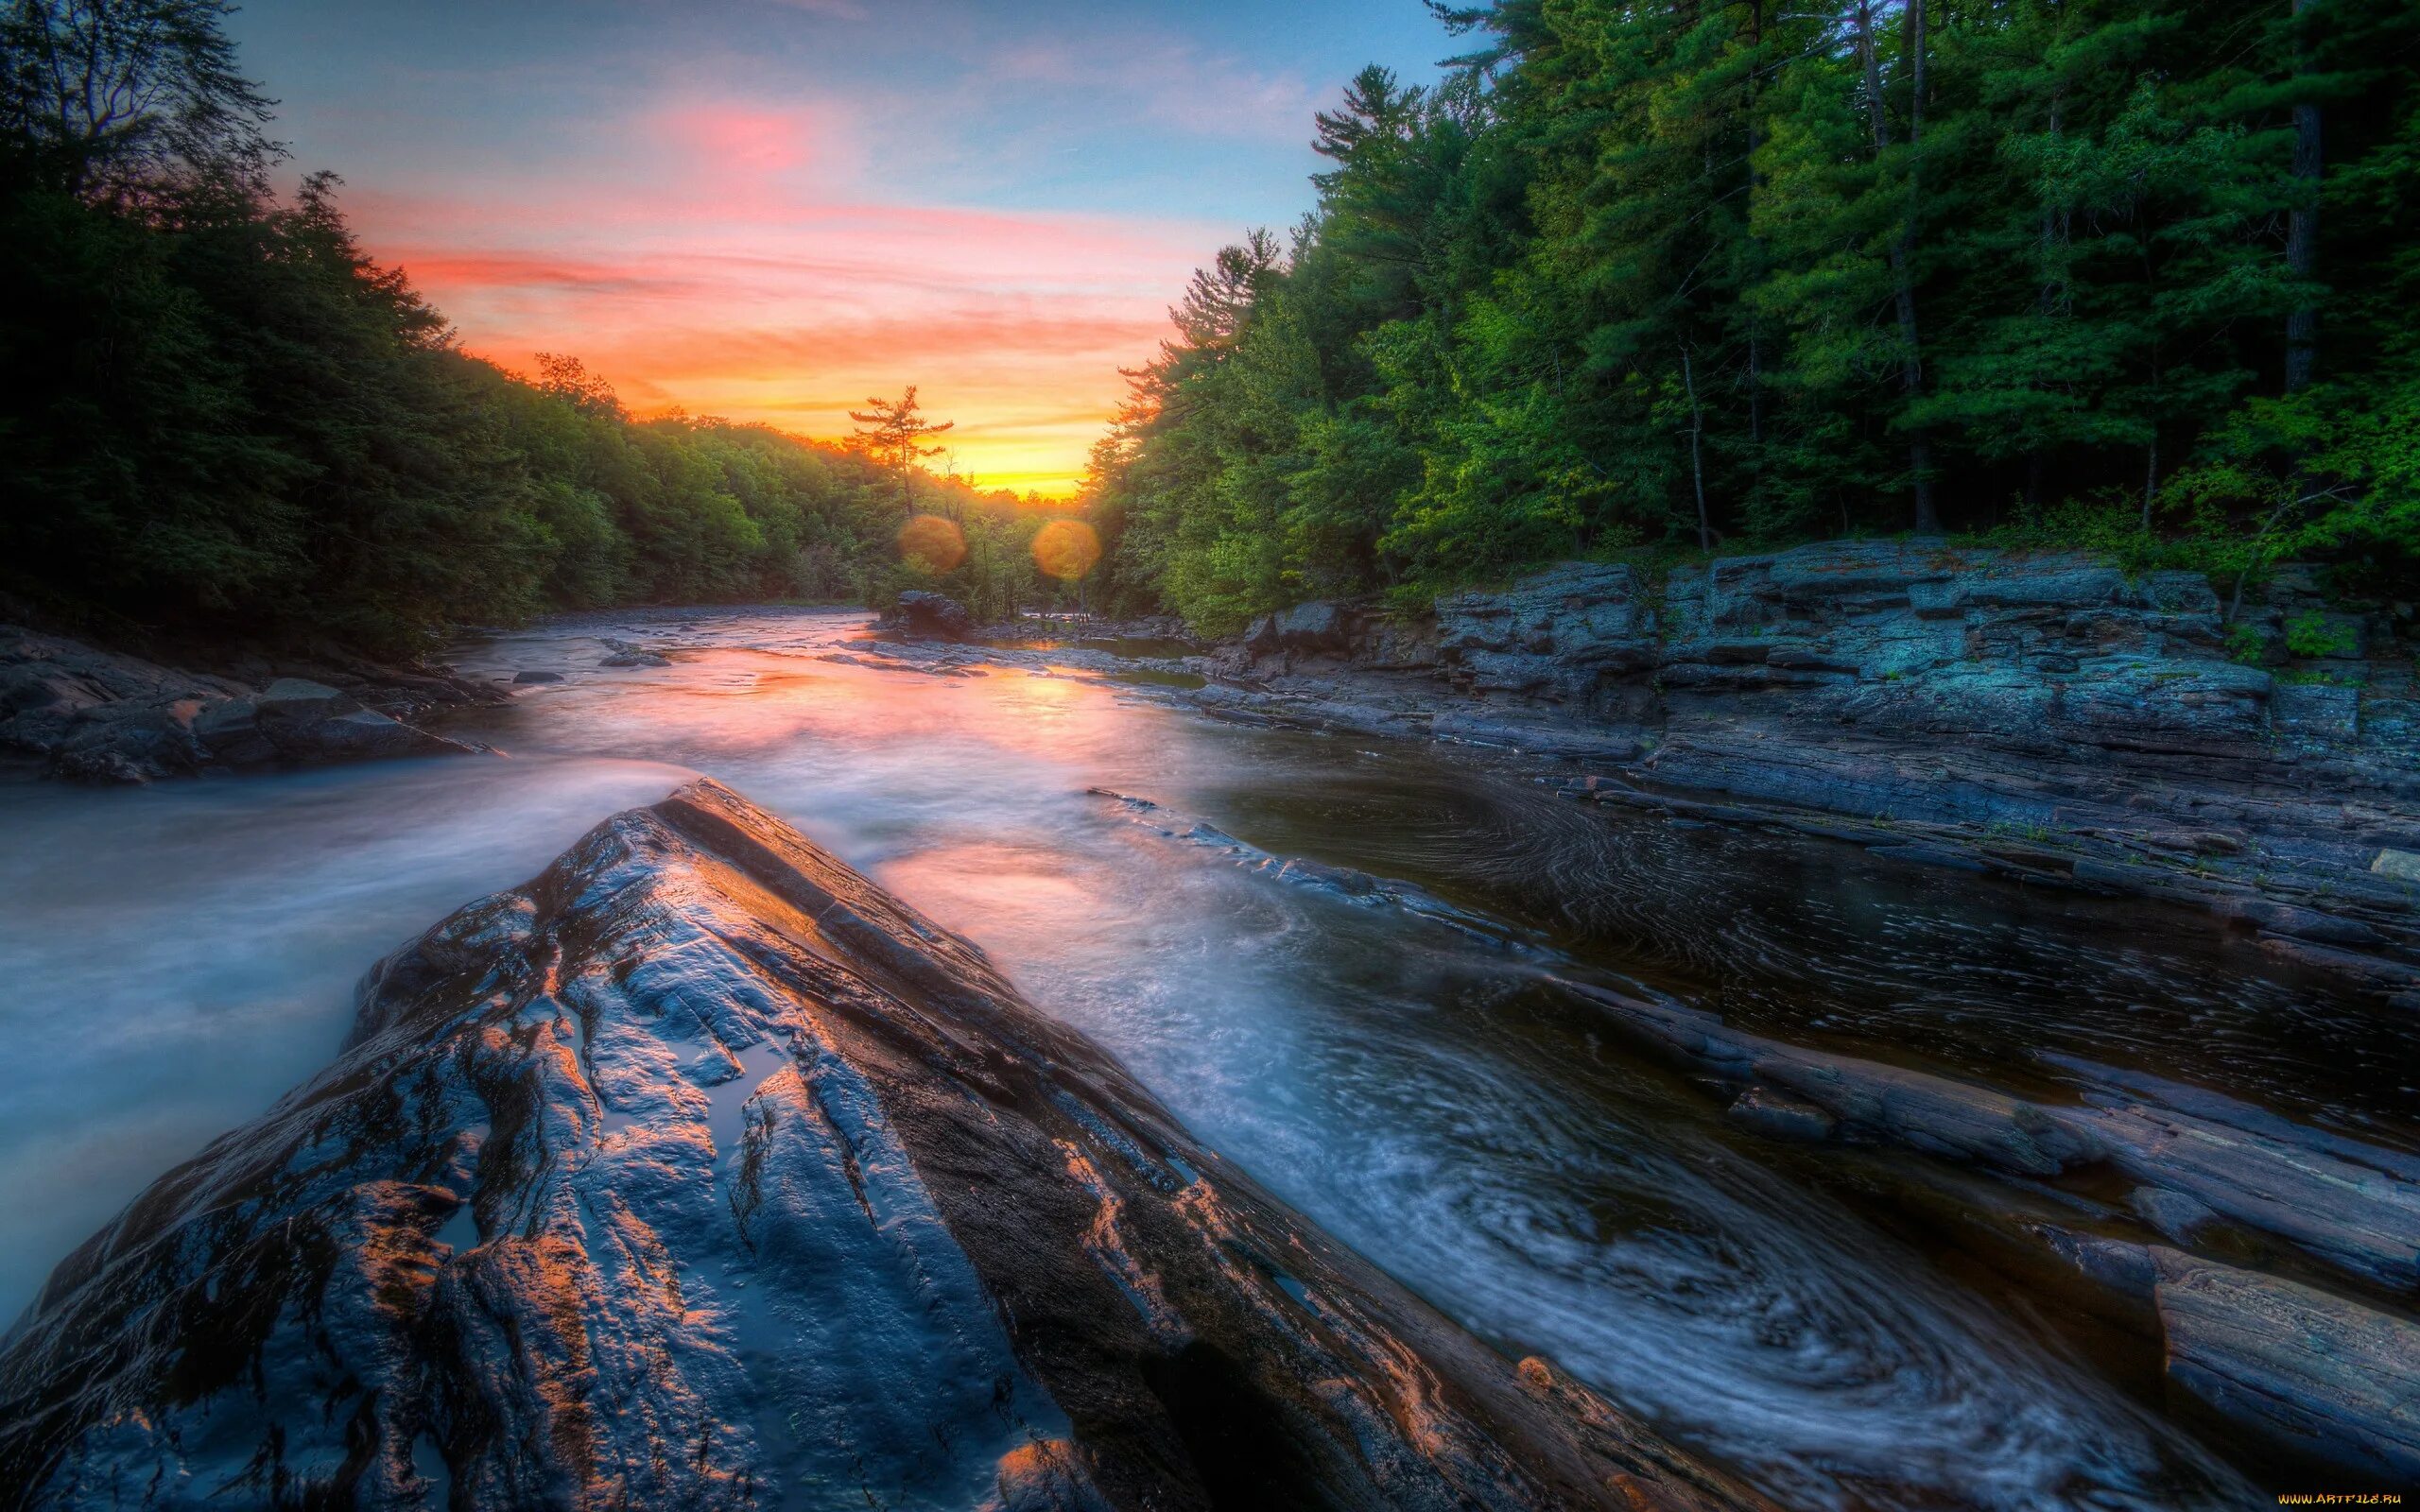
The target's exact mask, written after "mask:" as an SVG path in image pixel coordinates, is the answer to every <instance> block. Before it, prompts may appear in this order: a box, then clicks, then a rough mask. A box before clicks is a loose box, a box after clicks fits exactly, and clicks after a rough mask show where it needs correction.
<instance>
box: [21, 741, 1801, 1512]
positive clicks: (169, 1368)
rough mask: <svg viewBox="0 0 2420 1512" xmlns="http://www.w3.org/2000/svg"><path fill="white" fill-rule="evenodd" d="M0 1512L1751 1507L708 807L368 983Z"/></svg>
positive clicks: (161, 1272)
mask: <svg viewBox="0 0 2420 1512" xmlns="http://www.w3.org/2000/svg"><path fill="white" fill-rule="evenodd" d="M0 1484H6V1485H9V1486H14V1487H19V1488H22V1496H23V1504H25V1505H26V1506H30V1507H43V1508H48V1507H64V1506H79V1505H92V1504H98V1503H112V1504H121V1503H126V1502H130V1501H136V1500H139V1501H141V1502H142V1503H144V1504H146V1505H149V1506H158V1507H171V1506H175V1507H184V1506H191V1507H199V1506H202V1505H205V1504H206V1505H211V1506H217V1505H226V1504H235V1503H243V1504H265V1503H270V1502H276V1503H279V1504H314V1505H328V1504H357V1505H376V1506H381V1507H407V1506H438V1505H444V1504H452V1505H458V1506H465V1505H470V1506H523V1505H539V1504H544V1505H562V1506H578V1507H596V1508H604V1507H617V1506H650V1507H682V1508H694V1509H706V1508H724V1507H730V1508H738V1507H776V1506H786V1505H799V1504H814V1505H838V1504H840V1503H843V1502H848V1503H852V1504H854V1503H856V1501H859V1500H862V1501H864V1502H865V1503H868V1504H879V1505H896V1504H906V1503H914V1504H933V1505H949V1506H967V1507H974V1506H988V1507H1015V1508H1041V1507H1059V1508H1077V1507H1095V1508H1101V1507H1107V1508H1136V1509H1140V1508H1144V1507H1152V1508H1201V1507H1209V1506H1213V1505H1225V1506H1238V1507H1242V1506H1251V1507H1261V1506H1267V1507H1277V1506H1331V1507H1357V1508H1361V1507H1366V1508H1378V1507H1400V1508H1436V1509H1440V1512H1443V1509H1445V1508H1466V1507H1482V1508H1548V1507H1555V1508H1560V1507H1659V1508H1665V1509H1670V1512H1681V1509H1690V1508H1708V1507H1731V1506H1750V1507H1764V1506H1766V1505H1767V1503H1764V1502H1763V1501H1761V1500H1760V1499H1759V1498H1757V1497H1756V1496H1755V1494H1753V1493H1752V1492H1749V1491H1747V1490H1744V1489H1742V1488H1740V1487H1739V1486H1737V1484H1736V1483H1734V1482H1733V1481H1731V1480H1730V1479H1729V1478H1728V1477H1726V1476H1725V1475H1724V1474H1722V1473H1721V1472H1720V1471H1718V1470H1716V1469H1711V1468H1708V1467H1706V1466H1704V1465H1703V1464H1701V1463H1699V1462H1697V1461H1695V1460H1694V1459H1692V1458H1691V1457H1690V1456H1689V1455H1688V1454H1686V1453H1685V1452H1681V1451H1679V1450H1677V1449H1674V1448H1672V1447H1670V1446H1669V1445H1668V1444H1665V1443H1664V1442H1662V1441H1660V1440H1659V1439H1658V1438H1657V1437H1655V1436H1654V1435H1652V1434H1651V1433H1650V1432H1649V1431H1647V1430H1646V1429H1644V1428H1642V1427H1641V1426H1640V1425H1639V1424H1638V1423H1636V1422H1635V1421H1634V1420H1633V1419H1631V1418H1630V1417H1627V1416H1625V1415H1624V1414H1623V1413H1621V1412H1620V1411H1619V1410H1618V1409H1616V1408H1615V1407H1614V1406H1612V1405H1611V1404H1610V1403H1608V1402H1606V1401H1605V1400H1602V1399H1600V1398H1599V1397H1598V1396H1597V1395H1596V1394H1595V1393H1593V1392H1591V1391H1590V1390H1588V1389H1587V1388H1586V1387H1584V1386H1582V1385H1581V1384H1579V1383H1575V1382H1572V1381H1570V1380H1568V1379H1566V1378H1564V1377H1562V1376H1561V1375H1559V1374H1558V1373H1557V1372H1555V1371H1554V1370H1553V1369H1552V1368H1551V1367H1550V1366H1547V1365H1546V1364H1545V1363H1544V1362H1542V1361H1531V1362H1527V1363H1525V1364H1524V1365H1523V1366H1519V1367H1517V1368H1516V1367H1515V1366H1513V1364H1512V1363H1511V1362H1509V1361H1508V1360H1506V1359H1505V1358H1504V1357H1503V1356H1501V1355H1499V1354H1497V1353H1495V1351H1493V1350H1492V1349H1489V1348H1487V1347H1486V1346H1484V1345H1482V1344H1480V1343H1479V1342H1478V1341H1477V1340H1475V1339H1473V1338H1472V1337H1470V1336H1469V1335H1467V1334H1465V1333H1463V1332H1461V1331H1460V1330H1458V1329H1456V1328H1455V1327H1454V1326H1452V1325H1451V1324H1449V1323H1448V1322H1447V1321H1446V1320H1444V1319H1443V1318H1442V1317H1441V1316H1439V1315H1438V1314H1435V1313H1434V1312H1432V1311H1430V1310H1429V1309H1428V1308H1427V1307H1426V1306H1425V1305H1424V1304H1422V1303H1421V1302H1420V1301H1418V1300H1417V1299H1416V1298H1414V1297H1411V1296H1410V1295H1409V1293H1407V1292H1405V1291H1404V1290H1403V1289H1402V1288H1401V1287H1399V1286H1397V1285H1395V1284H1393V1283H1392V1281H1390V1280H1387V1279H1386V1278H1385V1277H1384V1276H1383V1275H1381V1274H1380V1273H1378V1272H1377V1271H1376V1270H1374V1268H1372V1267H1371V1266H1369V1265H1368V1264H1366V1263H1363V1262H1361V1261H1360V1260H1358V1259H1357V1258H1356V1257H1355V1256H1354V1255H1352V1254H1351V1253H1350V1252H1348V1251H1346V1250H1344V1249H1342V1248H1340V1246H1337V1245H1335V1244H1334V1243H1333V1242H1332V1241H1330V1240H1328V1239H1327V1238H1325V1237H1324V1236H1323V1235H1322V1234H1321V1233H1320V1232H1319V1231H1318V1230H1317V1229H1315V1228H1313V1227H1312V1226H1311V1225H1310V1224H1308V1223H1307V1222H1306V1221H1305V1220H1304V1219H1303V1218H1302V1217H1301V1216H1300V1215H1298V1214H1296V1213H1293V1212H1291V1211H1288V1210H1287V1209H1286V1208H1285V1207H1283V1206H1282V1205H1280V1204H1279V1203H1277V1202H1276V1201H1275V1200H1273V1199H1272V1198H1271V1197H1270V1196H1268V1195H1267V1194H1264V1193H1263V1192H1261V1191H1260V1190H1259V1189H1258V1188H1257V1187H1256V1186H1255V1185H1254V1184H1253V1182H1252V1181H1251V1180H1250V1179H1249V1178H1248V1177H1244V1176H1243V1175H1242V1174H1241V1173H1239V1172H1236V1171H1235V1170H1234V1169H1232V1168H1231V1167H1229V1166H1228V1165H1227V1164H1226V1163H1225V1162H1224V1161H1222V1160H1220V1159H1219V1157H1218V1156H1217V1155H1215V1154H1213V1153H1211V1152H1209V1151H1206V1150H1204V1149H1202V1148H1201V1147H1200V1146H1199V1145H1197V1144H1196V1143H1194V1142H1193V1141H1192V1140H1191V1139H1190V1138H1188V1137H1187V1136H1186V1135H1185V1134H1184V1131H1183V1130H1182V1129H1181V1128H1179V1127H1178V1126H1177V1125H1175V1124H1174V1123H1173V1121H1172V1120H1171V1119H1170V1118H1169V1116H1168V1115H1167V1113H1166V1112H1164V1111H1163V1110H1162V1109H1160V1108H1158V1107H1157V1105H1156V1104H1154V1103H1153V1102H1152V1100H1151V1099H1150V1097H1149V1095H1148V1094H1146V1093H1145V1092H1144V1091H1142V1089H1141V1088H1140V1087H1139V1086H1137V1085H1136V1084H1135V1083H1134V1082H1133V1081H1132V1079H1131V1078H1130V1077H1129V1076H1128V1075H1127V1074H1125V1073H1124V1072H1123V1071H1122V1070H1121V1069H1119V1067H1118V1066H1117V1065H1116V1064H1115V1062H1114V1061H1112V1060H1111V1059H1110V1058H1109V1057H1106V1056H1105V1055H1103V1054H1102V1053H1101V1052H1100V1051H1099V1050H1098V1049H1096V1048H1095V1047H1094V1046H1092V1045H1091V1044H1090V1043H1089V1042H1088V1041H1086V1040H1083V1039H1082V1038H1081V1037H1080V1036H1078V1035H1077V1034H1075V1033H1073V1032H1072V1031H1070V1030H1068V1029H1066V1028H1064V1027H1063V1026H1061V1025H1059V1024H1057V1023H1055V1022H1051V1021H1050V1020H1048V1019H1046V1018H1045V1017H1044V1016H1042V1015H1041V1014H1039V1013H1037V1012H1035V1011H1034V1010H1033V1009H1032V1008H1030V1007H1029V1006H1028V1005H1026V1004H1025V1003H1024V1001H1023V1000H1022V999H1020V998H1019V997H1018V996H1017V994H1016V993H1015V991H1014V990H1013V989H1012V988H1010V987H1009V986H1008V985H1007V984H1006V982H1004V981H1003V980H1002V979H1001V978H1000V976H999V975H998V974H997V973H996V972H995V971H994V970H993V968H992V967H991V965H990V964H989V963H988V962H987V961H986V959H985V958H984V957H983V955H982V954H981V953H980V952H979V951H977V949H976V948H975V947H973V946H972V945H970V944H968V943H966V942H965V941H963V940H961V939H959V938H958V937H957V936H953V935H950V934H949V933H947V932H946V931H944V930H942V929H941V928H939V927H938V926H936V925H934V924H933V923H931V922H930V921H928V920H926V919H922V918H920V917H919V916H917V915H916V914H914V913H912V912H911V911H909V910H908V909H907V908H906V907H905V906H903V905H902V904H900V903H899V902H896V901H895V900H893V899H891V898H890V897H889V896H887V895H886V894H884V893H882V892H881V891H880V890H879V889H877V888H875V887H874V886H873V885H871V884H869V883H868V882H867V881H866V880H865V879H864V878H862V877H860V876H858V875H857V874H856V873H855V872H853V871H851V870H850V869H849V868H847V867H845V866H843V865H842V864H841V863H839V862H838V861H837V860H835V859H833V858H832V857H831V856H829V855H827V854H825V853H824V852H822V851H819V850H817V849H816V848H815V847H814V846H812V845H810V844H809V843H808V842H807V841H805V840H804V839H803V838H802V837H801V836H799V835H798V834H797V833H794V832H792V831H791V830H789V829H788V828H787V827H786V826H784V825H783V824H781V823H780V822H779V821H777V820H775V819H773V818H771V817H770V816H767V815H765V814H763V813H762V812H760V811H758V810H756V809H753V808H752V807H751V806H750V805H748V804H747V803H746V802H745V801H744V800H742V799H739V798H738V797H736V796H735V795H734V794H732V793H731V792H729V791H728V790H727V789H724V788H721V787H719V786H717V785H716V784H714V783H711V782H700V783H696V784H693V785H691V786H689V787H686V788H683V790H681V791H680V792H678V793H676V794H674V795H673V796H672V797H670V798H668V799H665V800H664V801H663V802H660V803H658V804H655V805H653V806H652V807H649V808H646V809H639V810H634V811H631V812H630V813H626V814H623V815H621V816H617V817H615V818H613V819H611V820H609V821H607V822H606V823H604V824H603V825H600V826H599V827H598V828H597V829H596V830H595V831H593V832H591V833H590V834H589V835H588V836H587V837H586V838H584V839H583V840H581V841H580V842H579V844H578V845H577V846H575V847H574V848H573V849H572V850H571V851H568V852H567V853H566V854H564V855H563V856H562V858H561V859H559V860H558V861H557V862H555V864H554V865H553V866H551V867H549V868H547V869H546V871H545V872H544V874H542V875H541V876H539V877H538V878H537V879H536V880H534V881H533V882H531V883H530V884H528V885H526V886H524V887H520V888H517V889H514V890H512V891H510V892H505V893H499V894H497V895H495V896H493V897H491V898H489V899H486V900H483V901H481V902H476V903H474V904H472V905H470V906H469V907H466V908H464V909H463V910H461V911H460V912H458V913H457V914H456V915H454V916H453V917H452V918H450V919H446V920H444V921H443V922H442V923H440V924H439V925H437V926H436V927H435V928H433V929H431V930H430V931H429V932H428V933H427V934H425V935H423V936H421V937H420V938H419V939H417V940H415V941H413V942H412V943H411V944H409V945H407V946H406V947H405V948H404V949H403V950H401V951H400V952H398V953H397V954H394V955H393V956H391V957H389V959H388V960H386V961H385V962H383V963H381V964H380V965H379V966H378V967H377V968H376V969H375V970H374V971H372V973H371V975H370V976H369V978H368V979H367V980H366V981H365V983H364V985H363V988H362V990H361V994H360V1000H359V1005H358V1011H357V1017H356V1022H355V1027H354V1033H353V1036H352V1038H351V1040H350V1041H349V1044H348V1047H347V1049H346V1051H345V1052H344V1054H343V1056H342V1057H341V1058H340V1059H339V1060H338V1061H337V1064H336V1065H335V1066H333V1067H332V1068H331V1069H330V1070H328V1071H327V1072H326V1073H324V1074H321V1075H320V1076H319V1077H317V1078H316V1079H314V1080H313V1081H311V1082H310V1083H308V1084H307V1085H305V1086H304V1087H302V1088H301V1089H300V1090H298V1091H295V1092H294V1093H292V1094H290V1095H289V1096H288V1097H287V1098H286V1099H285V1100H284V1101H283V1102H282V1103H280V1104H279V1105H278V1106H277V1107H276V1108H273V1109H272V1110H271V1111H270V1112H268V1114H267V1115H265V1116H264V1117H263V1118H261V1119H260V1120H258V1121H256V1122H255V1123H253V1124H252V1125H249V1126H248V1127H245V1128H243V1129H239V1130H237V1131H235V1132H233V1133H232V1134H229V1135H227V1136H225V1137H223V1138H222V1139H220V1140H218V1141H217V1142H216V1143H214V1144H212V1145H211V1146H210V1147H209V1148H208V1149H207V1150H205V1151H204V1152H203V1153H202V1154H201V1155H200V1156H199V1158H198V1159H196V1160H192V1161H190V1162H188V1163H186V1164H184V1165H182V1166H181V1167H179V1168H178V1169H176V1170H175V1171H172V1172H171V1173H169V1174H168V1175H167V1176H166V1177H163V1178H162V1179H161V1180H160V1181H159V1182H158V1183H156V1184H155V1185H154V1186H153V1187H152V1188H151V1189H150V1190H149V1191H148V1192H147V1193H145V1194H143V1195H142V1196H141V1197H140V1198H138V1199H137V1200H136V1201H135V1202H134V1203H133V1204H132V1205H131V1206H130V1207H129V1208H128V1209H127V1210H126V1211H125V1212H124V1213H123V1214H121V1215H120V1216H119V1217H118V1218H117V1219H116V1220H115V1221H114V1222H112V1224H111V1225H110V1226H109V1227H108V1228H107V1229H104V1230H102V1231H101V1232H100V1233H99V1234H97V1235H95V1237H94V1238H93V1239H92V1240H91V1241H89V1242H88V1243H87V1244H85V1245H84V1246H82V1247H81V1248H80V1249H78V1251H77V1252H76V1253H75V1254H74V1255H73V1256H71V1257H70V1258H69V1259H68V1260H67V1261H66V1262H65V1263H62V1264H61V1266H60V1268H59V1269H58V1271H57V1272H56V1273H55V1274H54V1275H53V1277H52V1278H51V1280H50V1281H49V1283H48V1284H47V1286H46V1287H45V1288H44V1290H43V1293H42V1295H41V1296H40V1297H39V1298H38V1299H37V1300H36V1302H35V1304H34V1305H33V1307H32V1308H31V1309H30V1310H29V1311H28V1313H27V1314H26V1316H25V1318H24V1319H23V1320H22V1321H21V1322H20V1323H19V1324H18V1325H17V1327H16V1328H15V1330H14V1331H13V1332H11V1334H10V1335H9V1339H8V1341H7V1344H6V1347H5V1349H0Z"/></svg>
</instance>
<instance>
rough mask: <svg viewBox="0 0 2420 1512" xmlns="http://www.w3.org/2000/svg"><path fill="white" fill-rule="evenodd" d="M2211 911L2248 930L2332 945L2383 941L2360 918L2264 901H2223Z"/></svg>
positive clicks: (2368, 943)
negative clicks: (2266, 931) (2349, 917)
mask: <svg viewBox="0 0 2420 1512" xmlns="http://www.w3.org/2000/svg"><path fill="white" fill-rule="evenodd" d="M2211 912H2213V913H2215V914H2217V915H2218V916H2219V917H2220V918H2221V919H2232V920H2234V921H2236V922H2237V923H2239V924H2242V925H2243V926H2244V927H2245V928H2247V929H2265V930H2270V931H2273V932H2274V933H2276V934H2279V935H2291V936H2295V937H2297V938H2299V939H2315V940H2319V941H2321V942H2322V943H2324V944H2329V945H2377V944H2379V943H2381V942H2382V941H2383V939H2384V936H2381V935H2380V934H2379V933H2378V932H2377V930H2375V929H2372V928H2371V927H2370V926H2369V925H2367V924H2364V923H2362V922H2360V921H2359V919H2340V918H2338V917H2336V916H2335V915H2333V914H2323V913H2321V912H2320V911H2319V910H2317V909H2315V908H2297V907H2295V906H2293V905H2292V904H2290V903H2280V902H2270V901H2269V900H2268V899H2265V898H2222V899H2220V900H2219V901H2218V902H2215V903H2213V904H2211Z"/></svg>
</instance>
